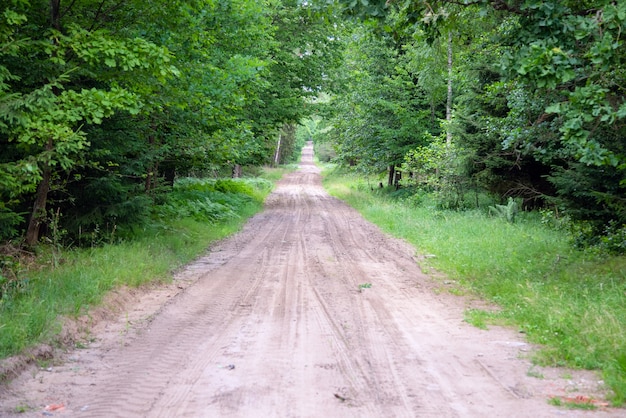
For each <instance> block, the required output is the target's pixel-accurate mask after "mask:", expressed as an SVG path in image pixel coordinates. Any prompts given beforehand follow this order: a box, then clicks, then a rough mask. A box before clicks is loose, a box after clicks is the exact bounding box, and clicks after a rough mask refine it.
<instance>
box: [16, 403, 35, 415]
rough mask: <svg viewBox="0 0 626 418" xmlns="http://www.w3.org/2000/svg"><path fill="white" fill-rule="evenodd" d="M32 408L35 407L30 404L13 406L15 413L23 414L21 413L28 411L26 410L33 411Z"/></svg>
mask: <svg viewBox="0 0 626 418" xmlns="http://www.w3.org/2000/svg"><path fill="white" fill-rule="evenodd" d="M34 409H35V408H33V407H31V406H28V405H17V406H16V407H15V408H14V411H15V413H17V414H23V413H26V412H28V411H33V410H34Z"/></svg>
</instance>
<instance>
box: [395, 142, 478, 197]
mask: <svg viewBox="0 0 626 418" xmlns="http://www.w3.org/2000/svg"><path fill="white" fill-rule="evenodd" d="M463 153H464V150H463V149H461V148H460V147H458V146H456V145H453V144H450V145H447V144H446V142H445V138H443V137H440V138H433V139H431V142H430V143H429V144H428V145H426V146H421V147H418V148H416V149H414V150H411V151H409V152H407V153H406V155H405V160H404V164H403V165H402V169H403V170H404V171H405V172H409V173H412V175H413V178H412V179H410V180H409V182H414V183H415V184H416V185H417V186H418V187H420V188H422V189H424V190H426V191H428V192H434V193H435V194H436V196H437V197H436V199H437V201H438V206H439V207H442V208H448V209H458V208H462V207H464V206H465V205H466V204H467V203H466V202H465V195H466V193H467V191H468V189H469V187H471V184H470V182H469V180H468V176H467V166H466V160H467V157H465V156H464V155H463Z"/></svg>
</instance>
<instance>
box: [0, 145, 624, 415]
mask: <svg viewBox="0 0 626 418" xmlns="http://www.w3.org/2000/svg"><path fill="white" fill-rule="evenodd" d="M312 158H313V153H312V146H311V144H309V145H307V147H305V149H304V151H303V159H302V163H301V166H300V169H299V170H298V171H296V172H294V173H290V174H288V175H286V176H285V178H284V179H283V180H281V181H280V183H279V185H278V187H277V188H276V190H275V191H274V192H273V193H272V194H271V195H270V196H269V197H268V199H267V201H266V209H265V211H264V212H263V213H261V214H259V215H257V216H255V217H253V218H252V219H251V220H250V222H248V223H247V225H246V226H245V227H244V229H243V230H242V231H241V232H240V233H238V234H236V235H235V236H233V237H232V238H230V239H228V240H225V241H223V242H221V243H219V244H217V245H216V246H215V247H214V248H213V250H212V252H211V253H210V254H209V255H207V256H206V257H203V258H202V259H200V260H198V262H196V263H193V264H192V265H190V266H189V267H188V268H187V271H188V272H191V273H192V275H193V277H194V278H195V279H194V280H196V281H195V282H193V283H192V284H191V285H189V286H188V287H186V289H185V290H184V291H182V292H181V293H179V294H178V295H177V296H176V297H174V298H173V299H172V300H170V301H169V302H168V303H166V304H165V305H164V306H163V307H161V308H160V310H159V311H158V313H157V314H156V315H155V316H154V319H153V320H152V322H151V323H150V324H149V326H148V327H147V328H146V329H144V330H142V331H141V332H140V333H139V334H138V335H136V336H135V337H134V338H130V339H129V340H128V341H125V342H124V344H120V341H119V338H118V339H115V340H107V341H104V340H103V341H102V342H101V345H100V348H99V349H97V350H96V349H94V350H92V351H93V352H95V355H94V354H90V355H91V357H89V358H88V359H85V360H84V362H82V363H81V362H80V361H78V362H77V364H78V366H79V367H81V368H83V369H82V370H80V371H75V370H72V369H71V367H67V368H66V369H64V371H59V372H58V373H51V374H50V375H46V376H45V382H46V385H45V386H44V385H42V384H40V383H38V382H37V380H36V379H32V378H31V379H30V380H28V379H27V377H25V378H24V379H22V380H21V382H22V384H23V386H22V387H21V388H15V389H14V390H15V391H19V390H21V391H22V392H21V393H22V395H21V396H22V399H27V400H28V403H37V404H40V405H43V404H45V403H46V402H47V401H46V400H47V399H50V398H61V399H63V400H64V402H65V404H66V412H69V413H70V414H71V416H77V417H114V416H118V417H130V418H132V417H174V416H175V417H218V416H219V417H342V418H344V417H365V418H368V417H426V418H427V417H485V416H489V417H507V418H508V417H532V418H536V417H544V416H553V415H558V412H557V411H558V410H556V409H554V408H553V407H551V406H550V405H548V404H547V403H546V397H547V393H548V390H550V389H548V388H549V385H561V384H562V381H561V380H558V379H553V380H550V381H540V380H538V379H533V378H531V377H529V376H528V375H527V373H526V372H527V370H528V367H529V365H530V362H529V361H527V360H525V359H523V358H520V357H521V356H523V355H525V354H527V353H526V351H528V350H529V349H530V346H528V345H527V344H526V343H525V342H523V341H521V340H520V336H519V335H517V334H516V333H515V332H513V331H510V330H506V329H503V328H494V329H492V330H490V331H484V330H479V329H476V328H473V327H471V326H469V325H468V324H466V323H464V322H463V310H464V307H465V302H464V299H462V298H456V297H453V296H450V295H446V294H438V293H436V292H434V291H433V288H434V286H433V285H432V281H431V280H430V279H428V278H427V277H426V276H424V275H423V274H422V272H421V271H420V269H419V267H418V265H417V264H416V260H415V259H414V254H413V251H414V250H413V249H412V248H410V247H408V246H407V245H406V244H405V243H402V242H400V241H398V240H394V239H390V238H389V237H387V236H385V235H384V234H382V233H381V232H380V231H379V230H378V229H377V228H376V227H374V226H373V225H371V224H369V223H367V222H366V221H364V220H363V218H362V217H361V216H360V215H358V213H357V212H356V211H354V210H353V209H352V208H350V207H349V206H347V205H346V204H344V203H342V202H340V201H338V200H336V199H334V198H332V197H330V196H329V195H328V194H327V193H326V192H325V191H324V190H323V188H322V186H321V181H320V175H319V170H318V169H317V168H316V167H315V166H314V165H313V161H312ZM183 275H184V274H183ZM364 283H369V284H371V287H370V288H366V289H361V290H362V291H359V290H360V289H359V284H364ZM121 321H122V322H123V318H121ZM74 355H75V356H77V357H80V352H77V353H75V354H74ZM94 357H97V360H93V358H94ZM85 376H87V378H86V377H85ZM75 377H81V379H79V382H80V384H78V383H74V381H73V379H74V378H75ZM40 379H41V381H44V377H40ZM44 399H46V400H44ZM22 402H24V401H22ZM6 411H7V410H6V409H0V414H2V413H4V412H6ZM568 414H569V416H574V417H579V416H585V415H584V414H585V412H584V411H580V412H579V411H574V412H571V413H570V411H568ZM7 415H10V414H7ZM25 416H33V417H34V416H40V414H38V413H36V412H33V413H32V414H29V413H26V414H21V415H20V417H25ZM607 416H612V415H611V412H610V411H608V412H607V411H600V412H595V413H594V418H600V417H602V418H604V417H607ZM615 416H619V414H617V415H615Z"/></svg>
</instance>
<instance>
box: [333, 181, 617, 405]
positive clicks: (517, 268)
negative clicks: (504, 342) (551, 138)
mask: <svg viewBox="0 0 626 418" xmlns="http://www.w3.org/2000/svg"><path fill="white" fill-rule="evenodd" d="M324 184H325V187H326V188H327V189H328V191H329V192H330V193H331V194H332V195H334V196H336V197H338V198H340V199H343V200H345V201H346V202H347V203H349V204H350V205H352V206H353V207H355V208H356V209H357V210H359V211H360V212H361V213H362V214H363V216H364V217H365V218H366V219H368V220H370V221H371V222H373V223H375V224H377V225H379V226H380V227H381V228H382V229H383V230H384V231H386V232H388V233H390V234H392V235H394V236H396V237H400V238H403V239H405V240H407V241H408V242H410V243H412V244H413V245H414V246H415V247H416V248H417V251H418V252H419V253H422V254H432V255H434V257H432V258H428V260H427V263H428V265H427V266H426V265H425V266H424V267H429V266H431V267H432V268H436V269H437V270H439V271H441V272H443V273H445V274H447V275H448V276H449V277H450V278H453V279H455V280H457V281H458V282H459V283H460V285H461V286H462V288H464V289H466V290H465V291H468V292H475V293H477V294H479V295H481V296H482V297H484V298H486V299H488V300H490V301H493V302H495V303H496V304H497V305H499V306H500V307H501V308H502V309H501V310H500V311H498V312H495V313H494V312H487V311H481V310H472V311H468V313H467V319H468V321H469V322H471V323H474V324H476V325H477V326H483V327H485V326H486V325H487V324H489V323H502V322H505V323H508V324H510V325H515V326H517V327H519V329H520V331H522V332H524V333H526V334H527V337H528V339H529V341H531V342H533V343H539V344H541V345H542V346H543V349H542V350H541V351H540V352H539V354H538V355H537V358H536V359H535V360H536V361H537V362H538V363H539V364H544V365H556V366H570V367H578V368H585V369H598V370H602V372H603V374H604V379H605V382H606V383H607V384H608V385H609V386H610V387H611V389H612V390H613V392H614V394H613V398H612V400H613V402H614V403H615V404H617V405H621V404H623V403H624V402H625V401H626V257H623V256H620V257H616V256H612V257H611V256H606V255H604V256H603V255H599V254H597V252H596V253H594V252H592V251H586V252H585V251H579V250H576V249H574V248H573V247H572V245H571V243H570V240H569V237H568V236H567V234H566V233H564V232H560V231H557V230H554V229H551V228H549V227H548V226H546V225H544V224H542V222H541V220H540V219H539V217H537V216H533V215H532V214H525V213H523V214H521V216H519V219H518V220H517V222H516V223H508V222H506V221H505V220H503V219H500V218H493V217H489V216H488V215H487V214H486V213H485V212H482V211H478V210H476V211H465V212H453V211H439V210H435V209H433V208H429V207H427V206H415V205H410V204H407V203H402V201H399V200H397V199H391V198H389V196H385V195H383V194H381V193H376V192H372V191H371V188H370V187H367V184H365V182H364V181H362V180H358V179H357V178H356V177H350V176H346V175H338V174H336V173H333V174H332V175H325V179H324ZM374 184H375V183H374Z"/></svg>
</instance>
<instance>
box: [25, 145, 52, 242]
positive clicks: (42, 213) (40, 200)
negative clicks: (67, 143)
mask: <svg viewBox="0 0 626 418" xmlns="http://www.w3.org/2000/svg"><path fill="white" fill-rule="evenodd" d="M46 150H47V151H51V150H52V140H51V139H50V140H49V141H48V144H46ZM51 178H52V169H51V168H50V165H49V164H48V163H45V166H44V167H43V177H42V179H41V181H40V182H39V184H38V185H37V193H36V195H35V203H33V211H32V212H31V214H30V220H29V221H28V228H27V229H26V237H25V242H26V245H28V246H30V247H32V246H34V245H35V244H37V242H38V241H39V229H40V226H41V223H42V222H43V221H44V220H45V219H46V204H47V202H48V192H49V191H50V179H51Z"/></svg>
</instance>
